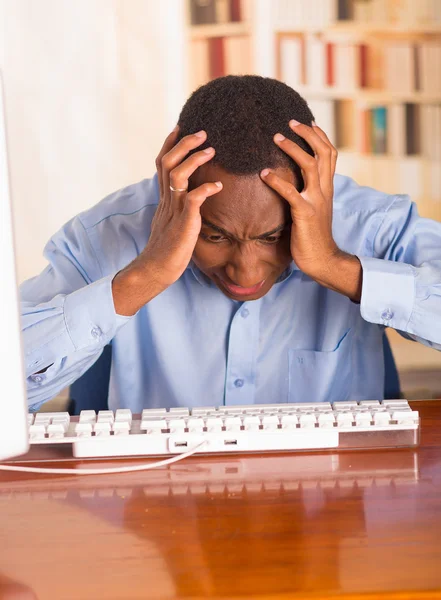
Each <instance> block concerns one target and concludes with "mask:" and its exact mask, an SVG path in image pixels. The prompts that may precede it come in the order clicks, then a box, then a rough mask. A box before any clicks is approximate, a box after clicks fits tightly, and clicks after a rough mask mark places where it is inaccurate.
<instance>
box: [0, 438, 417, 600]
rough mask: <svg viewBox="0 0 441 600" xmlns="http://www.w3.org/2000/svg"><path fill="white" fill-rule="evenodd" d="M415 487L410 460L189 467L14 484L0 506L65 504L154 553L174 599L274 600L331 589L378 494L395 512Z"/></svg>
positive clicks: (244, 460)
mask: <svg viewBox="0 0 441 600" xmlns="http://www.w3.org/2000/svg"><path fill="white" fill-rule="evenodd" d="M107 464H108V463H107ZM105 465H106V463H104V462H103V463H100V465H99V466H105ZM94 466H98V465H97V464H96V463H95V464H94ZM418 481H419V468H418V457H417V454H416V452H413V451H410V450H409V451H391V452H388V453H387V456H386V455H385V453H381V452H378V453H376V452H369V453H366V452H360V453H350V454H346V453H340V454H336V453H323V454H302V455H300V454H299V455H282V456H275V455H267V456H247V457H243V456H238V457H233V456H228V457H224V456H222V457H209V458H201V457H193V458H192V459H189V460H187V461H185V462H183V463H177V464H174V465H172V466H170V467H169V468H168V469H161V470H153V471H150V472H144V473H130V474H123V475H117V476H115V475H113V476H100V477H83V478H80V477H77V478H75V477H63V478H61V477H58V478H50V479H47V478H45V479H43V478H42V479H36V478H34V479H32V480H24V479H23V478H20V480H16V481H14V482H9V483H6V484H4V485H2V487H1V490H0V500H3V501H14V499H18V498H19V497H21V498H24V497H27V498H28V499H29V500H30V501H32V499H33V498H38V499H39V500H43V501H44V500H47V501H48V502H49V503H50V502H58V503H65V504H66V505H70V506H72V507H73V506H75V508H76V509H79V510H80V511H87V513H89V515H90V514H92V515H93V516H94V517H95V518H97V519H99V520H101V521H102V520H104V521H106V522H107V523H109V524H111V525H112V526H114V527H116V528H119V529H120V530H121V531H124V532H125V533H130V534H132V535H135V536H136V537H137V538H138V539H139V540H140V541H142V540H144V542H145V545H146V546H148V547H149V548H152V547H154V548H156V549H157V553H158V555H160V556H161V557H162V559H163V561H164V564H165V565H166V569H167V572H168V575H169V578H170V580H171V581H172V582H173V586H174V588H175V590H176V594H177V596H186V595H188V596H190V595H193V596H197V595H201V596H209V595H214V594H218V595H225V596H228V595H242V594H244V595H249V596H252V595H253V594H254V595H257V594H264V593H271V592H272V591H273V590H274V581H275V579H276V580H277V579H279V580H280V586H279V587H280V589H281V591H285V592H295V591H299V590H302V591H307V590H314V589H316V588H317V586H319V585H322V584H324V583H325V584H326V585H325V587H326V589H328V590H330V591H331V590H335V591H338V590H341V589H342V586H343V587H344V582H345V580H347V577H348V574H347V572H346V567H344V566H343V562H342V548H343V549H344V551H345V553H346V554H347V548H349V549H351V548H352V547H353V545H354V544H356V545H357V544H358V545H359V546H360V545H363V544H364V540H365V539H366V538H367V536H368V535H369V530H370V528H372V526H373V524H372V523H375V520H376V518H377V516H378V515H377V514H375V512H374V514H372V510H371V509H370V507H369V504H370V503H371V499H372V498H375V497H376V495H377V494H376V492H380V490H381V494H380V495H381V497H382V498H383V499H384V498H386V500H387V504H391V505H393V504H394V503H395V504H396V505H397V504H399V503H400V499H402V498H406V497H408V495H409V490H411V489H412V487H416V484H417V483H418ZM372 492H373V493H372ZM375 507H376V509H375V510H378V508H379V506H378V503H377V504H376V505H375ZM397 514H398V515H399V517H398V518H399V519H401V520H402V524H403V525H404V526H405V522H406V513H405V512H404V513H403V511H402V510H401V511H398V513H397ZM370 521H371V522H370ZM269 547H271V552H269V551H268V548H269ZM346 554H345V556H346ZM346 564H348V561H347V560H345V565H346ZM148 568H149V564H146V569H148ZM256 569H257V570H258V571H259V577H258V581H257V580H256V575H255V574H256ZM231 573H235V574H236V575H235V576H234V577H235V578H234V580H233V581H232V579H231Z"/></svg>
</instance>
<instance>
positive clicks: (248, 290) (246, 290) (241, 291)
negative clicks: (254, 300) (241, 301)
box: [221, 279, 266, 296]
mask: <svg viewBox="0 0 441 600" xmlns="http://www.w3.org/2000/svg"><path fill="white" fill-rule="evenodd" d="M265 281H266V280H265V279H264V280H263V281H261V282H260V283H257V284H256V285H253V286H252V287H242V286H241V285H234V284H233V283H227V282H226V281H224V280H223V279H221V282H222V285H223V286H224V288H225V289H226V290H227V291H228V292H229V293H230V294H231V295H232V296H253V295H254V294H257V293H258V292H259V291H260V290H261V289H262V287H263V286H264V284H265Z"/></svg>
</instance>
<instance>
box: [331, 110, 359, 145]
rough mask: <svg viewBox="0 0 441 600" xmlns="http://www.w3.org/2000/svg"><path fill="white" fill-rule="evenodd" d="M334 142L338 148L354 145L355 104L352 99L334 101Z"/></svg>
mask: <svg viewBox="0 0 441 600" xmlns="http://www.w3.org/2000/svg"><path fill="white" fill-rule="evenodd" d="M334 110H335V130H336V131H335V143H336V147H337V148H338V149H345V148H349V149H350V148H354V147H355V142H356V141H355V126H356V119H355V116H356V105H355V102H354V101H353V100H336V101H335V108H334Z"/></svg>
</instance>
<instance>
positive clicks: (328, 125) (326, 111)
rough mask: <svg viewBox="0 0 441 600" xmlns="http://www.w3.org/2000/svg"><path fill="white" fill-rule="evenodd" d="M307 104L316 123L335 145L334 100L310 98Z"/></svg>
mask: <svg viewBox="0 0 441 600" xmlns="http://www.w3.org/2000/svg"><path fill="white" fill-rule="evenodd" d="M308 105H309V108H310V109H311V112H312V114H313V115H314V118H315V122H316V123H317V125H318V126H319V127H320V128H321V129H323V131H324V132H325V133H326V135H327V136H328V138H329V141H330V142H331V144H334V146H336V127H335V125H336V123H335V108H334V100H319V99H316V98H310V99H308Z"/></svg>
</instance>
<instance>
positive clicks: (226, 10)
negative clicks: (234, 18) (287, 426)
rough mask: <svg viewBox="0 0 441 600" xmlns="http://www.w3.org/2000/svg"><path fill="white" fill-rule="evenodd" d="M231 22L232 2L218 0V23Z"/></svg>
mask: <svg viewBox="0 0 441 600" xmlns="http://www.w3.org/2000/svg"><path fill="white" fill-rule="evenodd" d="M229 21H231V13H230V0H216V23H228V22H229Z"/></svg>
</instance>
